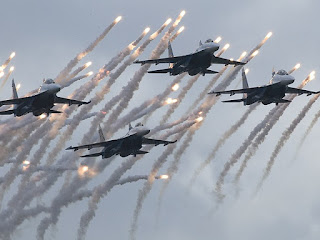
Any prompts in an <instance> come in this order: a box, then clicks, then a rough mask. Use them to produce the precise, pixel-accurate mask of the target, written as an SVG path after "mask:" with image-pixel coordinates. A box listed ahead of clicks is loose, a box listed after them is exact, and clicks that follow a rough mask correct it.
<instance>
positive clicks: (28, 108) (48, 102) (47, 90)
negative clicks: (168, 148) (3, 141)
mask: <svg viewBox="0 0 320 240" xmlns="http://www.w3.org/2000/svg"><path fill="white" fill-rule="evenodd" d="M59 91H60V86H59V85H58V84H56V83H50V84H46V83H44V84H43V85H42V86H41V87H40V89H39V92H38V94H39V96H38V97H37V99H30V100H29V101H25V102H23V103H21V104H17V105H16V106H15V108H14V115H15V116H18V117H20V116H23V115H25V114H27V113H30V112H32V113H33V115H34V116H39V115H41V114H43V113H47V114H49V111H50V109H51V108H52V107H53V106H54V100H55V97H56V93H57V92H59Z"/></svg>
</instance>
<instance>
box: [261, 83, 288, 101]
mask: <svg viewBox="0 0 320 240" xmlns="http://www.w3.org/2000/svg"><path fill="white" fill-rule="evenodd" d="M284 96H285V87H284V86H278V87H273V88H268V89H267V90H266V91H265V93H264V98H273V99H281V98H283V97H284Z"/></svg>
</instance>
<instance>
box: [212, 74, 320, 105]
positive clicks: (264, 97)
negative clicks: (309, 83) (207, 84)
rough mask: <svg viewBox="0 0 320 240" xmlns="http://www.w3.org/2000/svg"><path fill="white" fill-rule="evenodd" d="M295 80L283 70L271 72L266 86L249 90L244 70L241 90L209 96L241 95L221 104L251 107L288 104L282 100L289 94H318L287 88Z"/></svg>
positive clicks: (214, 92)
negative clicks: (253, 105)
mask: <svg viewBox="0 0 320 240" xmlns="http://www.w3.org/2000/svg"><path fill="white" fill-rule="evenodd" d="M294 80H295V78H294V77H293V76H291V75H289V74H288V73H287V72H286V71H285V70H279V71H278V72H275V71H273V72H272V79H271V80H270V83H269V84H268V85H265V86H262V87H253V88H249V85H248V81H247V77H246V74H245V72H244V70H243V69H242V85H243V89H236V90H228V91H212V92H209V94H216V95H217V96H219V95H221V94H230V96H232V95H234V94H236V93H243V98H241V99H234V100H227V101H223V102H243V104H244V105H251V104H253V103H255V102H261V103H263V104H264V105H268V104H270V103H275V104H276V105H278V104H279V103H288V102H290V101H289V100H287V99H283V98H284V97H285V94H286V93H289V94H299V95H301V94H307V96H309V95H311V94H317V93H319V92H313V91H308V90H303V89H299V88H292V87H289V86H288V85H289V84H292V83H293V82H294Z"/></svg>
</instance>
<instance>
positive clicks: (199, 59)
mask: <svg viewBox="0 0 320 240" xmlns="http://www.w3.org/2000/svg"><path fill="white" fill-rule="evenodd" d="M218 49H219V45H218V44H215V43H204V44H202V45H201V46H200V47H199V48H198V49H197V50H196V52H195V53H194V54H192V55H191V56H190V57H189V58H187V60H184V61H180V62H177V63H175V64H174V65H173V68H172V72H171V75H178V74H180V73H182V72H188V74H189V75H190V76H194V75H196V74H198V73H204V72H205V70H206V69H207V68H209V67H210V66H211V61H212V58H213V53H214V52H215V51H217V50H218Z"/></svg>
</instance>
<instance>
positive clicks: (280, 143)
mask: <svg viewBox="0 0 320 240" xmlns="http://www.w3.org/2000/svg"><path fill="white" fill-rule="evenodd" d="M319 96H320V95H319V94H317V95H315V96H314V97H313V98H311V99H310V101H309V102H308V104H307V105H306V106H304V108H303V109H302V110H301V112H300V113H299V114H298V116H297V117H296V118H295V119H294V120H293V121H292V123H291V124H290V126H289V127H288V128H287V129H286V130H285V131H284V132H283V133H282V136H281V138H280V139H279V141H278V143H277V145H276V147H275V148H274V150H273V152H272V154H271V157H270V159H269V161H268V163H267V167H266V169H265V171H264V174H263V176H262V178H261V180H260V182H259V184H258V186H257V189H256V192H258V191H259V190H260V189H261V187H262V185H263V183H264V181H265V180H266V179H267V177H268V176H269V175H270V172H271V169H272V167H273V165H274V162H275V160H276V158H277V156H278V154H279V153H280V151H281V149H282V148H283V146H284V145H285V143H286V142H287V141H288V140H289V138H290V136H291V134H292V133H293V131H294V130H295V128H296V127H297V126H298V124H299V123H300V122H301V120H302V119H303V118H304V117H305V115H306V114H307V112H308V111H309V110H310V108H311V107H312V105H313V104H314V103H315V102H316V100H317V99H318V98H319Z"/></svg>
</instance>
